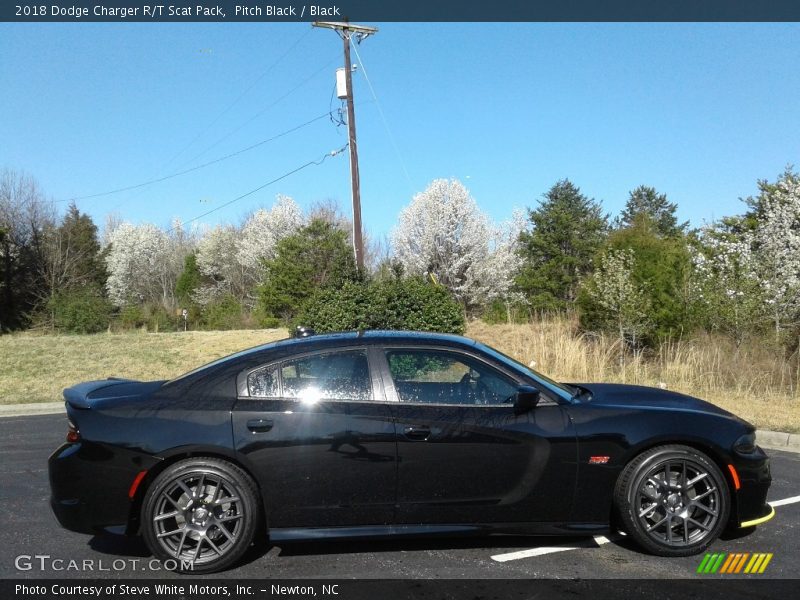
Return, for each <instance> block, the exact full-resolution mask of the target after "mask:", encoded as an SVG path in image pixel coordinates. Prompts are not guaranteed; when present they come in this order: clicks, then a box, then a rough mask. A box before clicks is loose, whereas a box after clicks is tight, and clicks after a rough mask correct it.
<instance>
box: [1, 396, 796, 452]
mask: <svg viewBox="0 0 800 600" xmlns="http://www.w3.org/2000/svg"><path fill="white" fill-rule="evenodd" d="M64 412H65V409H64V402H36V403H32V404H7V405H5V406H0V418H3V417H29V416H35V415H57V414H63V413H64ZM756 438H757V441H758V445H759V446H761V447H762V448H768V449H769V450H783V451H784V452H798V453H800V433H786V432H784V431H767V430H765V429H758V430H756Z"/></svg>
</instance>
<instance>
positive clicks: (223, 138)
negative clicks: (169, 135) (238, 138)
mask: <svg viewBox="0 0 800 600" xmlns="http://www.w3.org/2000/svg"><path fill="white" fill-rule="evenodd" d="M335 60H336V59H335V58H334V59H332V60H330V61H328V62H327V63H325V64H324V65H323V66H322V67H320V68H319V69H317V70H316V71H314V72H313V73H312V74H311V75H309V76H308V77H307V78H305V79H303V80H302V81H301V82H300V83H298V84H297V85H296V86H294V87H293V88H292V89H290V90H289V91H288V92H286V93H285V94H283V95H282V96H279V97H278V98H276V99H275V100H274V101H273V102H272V103H270V104H268V105H267V106H265V107H264V108H263V109H261V110H260V111H258V112H257V113H256V114H255V115H253V116H252V117H250V118H249V119H247V121H245V122H244V123H242V124H241V125H239V126H238V127H237V128H236V129H234V130H233V131H230V132H229V133H227V134H225V135H224V136H222V137H221V138H219V139H218V140H217V141H216V142H214V143H213V144H211V145H210V146H208V147H207V148H206V149H205V150H203V151H202V152H200V153H198V154H195V155H194V156H193V157H192V158H190V159H189V160H186V161H184V162H183V163H181V166H183V165H187V164H189V163H191V162H192V161H195V160H197V159H198V158H200V157H201V156H203V154H205V153H206V152H208V151H209V150H211V149H212V148H215V147H216V146H218V145H219V144H221V143H222V142H224V141H225V140H227V139H228V138H229V137H231V136H232V135H233V134H235V133H238V132H239V131H241V130H242V129H243V128H244V127H245V126H246V125H249V124H250V123H251V122H253V121H254V120H256V119H257V118H258V117H260V116H261V115H263V114H264V113H265V112H267V111H268V110H269V109H270V108H272V107H273V106H275V105H276V104H278V103H279V102H280V101H281V100H283V99H284V98H286V97H288V96H290V95H292V94H293V93H294V92H296V91H297V90H298V89H300V88H301V87H303V86H304V85H305V84H306V83H308V82H309V81H311V80H312V79H314V77H316V76H317V75H318V74H319V73H321V72H322V71H323V70H325V69H327V68H328V67H329V66H330V65H331V64H332V63H333V62H334V61H335Z"/></svg>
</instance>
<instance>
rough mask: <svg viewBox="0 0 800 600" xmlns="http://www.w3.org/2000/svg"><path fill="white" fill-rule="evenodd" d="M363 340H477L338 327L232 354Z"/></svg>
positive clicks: (470, 343)
mask: <svg viewBox="0 0 800 600" xmlns="http://www.w3.org/2000/svg"><path fill="white" fill-rule="evenodd" d="M359 340H363V341H364V342H365V343H370V344H374V343H391V344H397V343H401V344H406V343H410V344H431V343H433V344H442V345H458V346H465V345H468V346H474V345H476V344H477V342H475V340H472V339H470V338H467V337H463V336H460V335H453V334H448V333H432V332H427V331H398V330H391V331H390V330H377V329H368V330H363V331H338V332H334V333H322V334H313V335H309V336H308V337H301V338H286V339H282V340H277V341H275V342H269V343H267V344H262V345H260V346H256V347H255V348H250V349H249V350H244V351H242V352H240V353H238V354H237V355H234V356H244V355H246V354H249V353H256V352H259V353H260V352H262V351H264V350H272V349H284V348H285V349H289V348H292V347H298V349H299V348H301V347H304V346H308V347H309V349H311V348H313V347H327V346H336V345H339V344H342V343H344V344H345V345H348V344H352V343H357V342H358V341H359Z"/></svg>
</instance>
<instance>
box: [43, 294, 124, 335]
mask: <svg viewBox="0 0 800 600" xmlns="http://www.w3.org/2000/svg"><path fill="white" fill-rule="evenodd" d="M49 308H50V311H51V312H52V314H53V321H54V324H55V326H56V328H57V329H60V330H62V331H66V332H69V333H97V332H98V331H103V330H105V329H106V328H107V327H108V324H109V322H110V321H111V311H112V307H111V303H110V302H109V301H108V300H107V299H106V298H104V297H103V295H102V294H101V293H100V292H99V290H96V289H93V288H91V287H89V288H83V289H79V290H74V291H71V292H64V293H62V294H58V295H56V296H55V297H54V298H52V299H51V300H50V303H49Z"/></svg>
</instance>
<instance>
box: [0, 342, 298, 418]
mask: <svg viewBox="0 0 800 600" xmlns="http://www.w3.org/2000/svg"><path fill="white" fill-rule="evenodd" d="M285 337H287V332H286V330H285V329H265V330H258V331H189V332H186V333H125V334H109V333H100V334H96V335H32V334H27V333H23V334H17V335H4V336H0V404H3V405H6V404H20V403H28V402H53V401H58V400H61V399H62V397H61V391H62V390H63V389H64V388H65V387H69V386H71V385H74V384H76V383H79V382H81V381H89V380H92V379H105V378H107V377H128V378H131V379H143V380H155V379H171V378H173V377H177V376H178V375H181V374H182V373H185V372H187V371H191V370H192V369H194V368H196V367H198V366H200V365H202V364H205V363H207V362H210V361H212V360H215V359H217V358H220V357H222V356H226V355H228V354H231V353H233V352H237V351H239V350H243V349H245V348H251V347H253V346H257V345H259V344H264V343H266V342H271V341H274V340H277V339H281V338H285Z"/></svg>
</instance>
